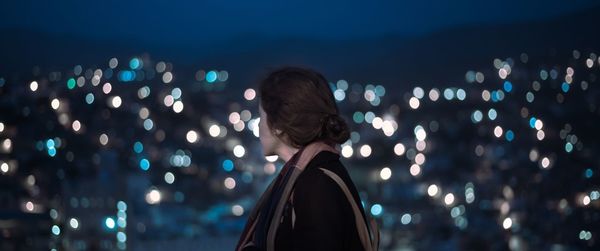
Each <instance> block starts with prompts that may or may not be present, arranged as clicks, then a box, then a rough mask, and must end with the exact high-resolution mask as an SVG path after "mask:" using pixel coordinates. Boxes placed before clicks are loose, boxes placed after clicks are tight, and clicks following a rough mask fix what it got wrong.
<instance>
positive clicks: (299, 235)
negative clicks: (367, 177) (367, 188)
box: [275, 151, 366, 251]
mask: <svg viewBox="0 0 600 251" xmlns="http://www.w3.org/2000/svg"><path fill="white" fill-rule="evenodd" d="M339 158H340V155H338V154H336V153H333V152H329V151H322V152H320V153H318V154H317V155H315V157H314V158H313V159H312V160H311V161H310V162H309V163H308V165H307V166H306V169H305V170H304V171H303V172H302V173H301V174H300V176H298V179H297V181H296V184H295V187H294V192H293V194H294V195H293V210H294V213H295V223H294V227H293V228H292V205H291V202H288V205H287V206H286V208H285V210H284V213H283V217H282V219H281V220H280V222H281V225H280V226H279V228H278V230H277V235H276V238H275V250H276V251H284V250H313V251H318V250H328V251H335V250H344V251H352V250H361V251H362V250H364V248H363V246H362V244H361V242H360V239H359V236H358V231H357V229H356V223H355V217H354V214H353V211H352V208H351V205H350V203H349V201H348V199H347V198H346V196H345V194H344V193H343V192H342V190H341V188H340V187H339V186H338V185H337V184H336V183H335V182H334V181H333V180H332V179H331V178H330V177H328V176H327V175H326V174H325V173H323V171H322V170H320V169H319V167H322V168H325V169H328V170H330V171H332V172H334V173H336V174H337V175H338V176H340V178H342V180H343V181H344V182H345V183H346V185H347V186H348V188H349V189H350V191H351V192H352V194H353V196H354V200H355V201H356V203H357V205H362V203H361V200H360V197H359V195H358V192H357V190H356V187H355V186H354V183H353V182H352V180H351V179H350V176H349V175H348V172H347V170H346V168H345V167H344V165H342V163H341V162H340V160H339ZM360 209H361V212H362V214H363V219H366V217H364V213H365V212H364V210H363V208H362V206H360Z"/></svg>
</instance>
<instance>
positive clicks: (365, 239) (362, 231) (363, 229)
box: [319, 168, 379, 251]
mask: <svg viewBox="0 0 600 251" xmlns="http://www.w3.org/2000/svg"><path fill="white" fill-rule="evenodd" d="M319 169H321V170H322V171H323V172H324V173H325V174H327V176H329V177H330V178H331V179H333V180H334V181H335V183H337V184H338V185H339V187H340V188H341V189H342V191H344V194H345V195H346V198H347V199H348V201H349V202H350V205H351V206H352V210H353V211H354V221H355V222H356V227H357V230H358V235H359V238H360V241H361V242H362V244H363V247H364V248H365V250H367V251H374V250H377V249H378V248H379V231H378V230H377V223H376V222H375V221H374V220H373V219H371V222H370V223H371V230H372V231H373V232H372V233H371V236H373V240H372V241H371V240H370V239H371V238H370V237H369V235H370V234H369V228H367V225H366V223H365V220H363V217H362V213H361V211H360V208H359V207H358V205H356V201H355V200H354V197H353V196H352V193H351V192H350V190H349V189H348V186H346V183H344V181H343V180H342V178H340V176H338V175H337V174H335V173H334V172H332V171H330V170H327V169H325V168H319Z"/></svg>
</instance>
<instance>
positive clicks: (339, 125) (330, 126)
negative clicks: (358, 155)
mask: <svg viewBox="0 0 600 251" xmlns="http://www.w3.org/2000/svg"><path fill="white" fill-rule="evenodd" d="M323 121H324V124H323V127H324V128H323V129H324V130H323V131H324V132H323V133H324V134H325V135H324V136H325V137H326V138H329V139H331V140H333V141H335V142H336V143H339V144H341V143H344V142H345V141H346V140H348V138H349V136H350V132H349V130H348V125H347V124H346V121H344V119H343V118H342V117H340V116H339V115H338V114H327V115H326V116H325V117H324V118H323Z"/></svg>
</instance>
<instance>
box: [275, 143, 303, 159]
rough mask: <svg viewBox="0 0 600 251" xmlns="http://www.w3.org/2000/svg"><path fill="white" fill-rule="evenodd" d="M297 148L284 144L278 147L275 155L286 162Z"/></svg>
mask: <svg viewBox="0 0 600 251" xmlns="http://www.w3.org/2000/svg"><path fill="white" fill-rule="evenodd" d="M298 150H299V149H298V148H294V147H291V146H288V145H284V146H282V147H281V148H279V151H278V152H277V155H279V158H281V159H282V160H283V161H285V162H288V161H289V160H290V159H291V158H292V156H294V154H296V153H297V152H298Z"/></svg>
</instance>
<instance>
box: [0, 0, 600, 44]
mask: <svg viewBox="0 0 600 251" xmlns="http://www.w3.org/2000/svg"><path fill="white" fill-rule="evenodd" d="M595 5H598V3H597V2H596V1H589V0H570V1H564V0H562V1H561V0H547V1H520V0H505V1H466V0H457V1H410V2H409V1H355V0H345V1H317V0H302V1H298V0H292V1H216V0H211V1H185V2H176V1H164V0H161V1H158V0H146V1H123V0H106V1H79V0H77V1H75V0H65V1H29V0H25V1H10V2H7V1H4V2H3V3H2V4H1V8H0V29H7V28H8V29H10V28H25V29H28V30H35V31H41V32H48V33H56V34H69V35H78V36H85V37H89V38H92V39H94V38H103V39H107V40H113V39H115V40H118V39H124V38H128V39H135V40H138V41H148V42H152V43H160V44H163V43H167V44H168V43H171V42H176V41H180V40H193V41H198V42H200V43H201V42H206V41H213V42H214V41H219V40H227V39H231V38H235V37H239V36H243V35H247V34H257V35H261V36H268V37H272V36H274V37H280V36H295V37H308V38H317V39H352V38H354V39H356V38H362V37H372V36H381V35H390V34H392V35H403V36H416V35H423V34H428V33H431V32H436V31H439V30H443V29H445V28H453V27H464V26H476V25H486V24H504V23H515V22H523V21H531V20H543V19H547V18H551V17H556V16H559V15H563V14H568V13H571V12H574V11H579V10H582V9H585V8H589V7H593V6H595Z"/></svg>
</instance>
